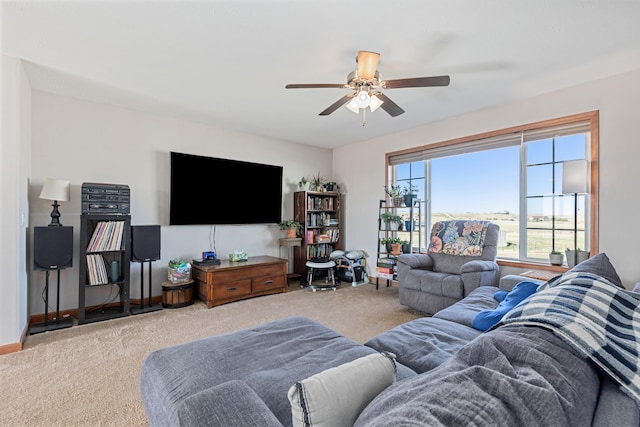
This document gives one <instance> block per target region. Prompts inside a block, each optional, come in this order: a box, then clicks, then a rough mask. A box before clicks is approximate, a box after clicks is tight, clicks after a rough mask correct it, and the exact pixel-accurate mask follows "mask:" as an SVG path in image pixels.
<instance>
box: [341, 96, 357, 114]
mask: <svg viewBox="0 0 640 427" xmlns="http://www.w3.org/2000/svg"><path fill="white" fill-rule="evenodd" d="M345 107H347V108H348V109H349V110H351V111H353V112H354V113H356V114H358V113H359V112H360V107H358V104H356V99H355V98H351V101H349V102H348V103H347V105H346V106H345Z"/></svg>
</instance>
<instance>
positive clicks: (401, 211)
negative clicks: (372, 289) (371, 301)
mask: <svg viewBox="0 0 640 427" xmlns="http://www.w3.org/2000/svg"><path fill="white" fill-rule="evenodd" d="M406 203H408V205H407V204H406ZM406 203H403V204H402V205H400V206H398V205H395V204H393V203H390V201H388V200H380V204H379V206H378V249H377V256H376V289H378V287H379V284H380V282H379V281H380V279H383V280H386V282H387V286H389V285H390V284H391V282H392V281H395V280H396V278H397V269H396V265H397V263H396V261H397V258H398V255H397V254H393V253H391V252H390V251H389V250H388V249H387V248H386V247H385V246H383V245H382V239H383V238H388V237H399V238H401V239H403V240H406V241H407V242H408V243H407V244H406V245H405V246H406V248H408V251H407V252H404V253H412V252H420V248H421V247H422V201H421V200H419V199H417V198H412V199H411V200H410V201H407V202H406ZM385 212H389V213H394V214H397V215H399V216H401V217H403V218H404V220H403V222H402V226H400V227H398V228H396V229H390V228H387V227H386V226H385V225H384V221H383V220H382V214H383V213H385ZM381 268H389V269H391V271H392V272H391V273H383V272H381Z"/></svg>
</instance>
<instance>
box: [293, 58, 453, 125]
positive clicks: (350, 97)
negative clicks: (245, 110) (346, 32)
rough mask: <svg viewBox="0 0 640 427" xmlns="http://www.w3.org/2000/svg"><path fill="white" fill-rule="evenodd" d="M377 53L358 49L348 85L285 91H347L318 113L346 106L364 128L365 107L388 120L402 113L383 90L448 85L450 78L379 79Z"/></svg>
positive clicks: (298, 86) (318, 85) (304, 86)
mask: <svg viewBox="0 0 640 427" xmlns="http://www.w3.org/2000/svg"><path fill="white" fill-rule="evenodd" d="M379 59H380V54H379V53H377V52H370V51H366V50H361V51H360V52H358V56H357V57H356V63H357V65H358V68H357V70H356V71H352V72H351V73H349V75H348V76H347V83H346V84H340V83H315V84H314V83H311V84H308V83H303V84H288V85H286V86H285V88H286V89H313V88H338V89H350V90H351V92H350V93H348V94H347V95H345V96H343V97H342V98H340V99H339V100H337V101H336V102H334V103H333V104H331V105H330V106H329V107H327V108H326V109H324V110H323V111H321V112H320V114H319V115H320V116H328V115H329V114H331V113H333V112H334V111H336V110H337V109H338V108H340V107H341V106H343V105H345V106H346V108H347V109H349V110H350V111H353V112H354V113H356V114H358V113H359V112H360V110H362V112H363V126H364V124H365V121H364V113H365V109H366V108H367V107H368V108H369V109H370V110H371V111H372V112H373V111H376V110H377V109H378V108H380V107H382V109H383V110H385V111H386V112H387V113H388V114H389V115H390V116H391V117H396V116H399V115H400V114H402V113H404V110H403V109H402V108H400V106H399V105H398V104H396V103H395V102H393V101H392V100H391V99H389V97H388V96H386V95H385V94H384V93H382V92H381V91H380V90H382V89H398V88H408V87H433V86H448V85H449V82H450V78H449V76H434V77H415V78H409V79H395V80H380V73H379V72H378V70H377V68H378V61H379Z"/></svg>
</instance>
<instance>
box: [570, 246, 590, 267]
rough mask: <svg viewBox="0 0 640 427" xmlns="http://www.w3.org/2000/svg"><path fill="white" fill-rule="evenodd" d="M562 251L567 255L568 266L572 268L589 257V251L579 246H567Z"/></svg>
mask: <svg viewBox="0 0 640 427" xmlns="http://www.w3.org/2000/svg"><path fill="white" fill-rule="evenodd" d="M564 252H565V254H566V255H567V266H569V268H573V267H575V266H576V265H577V264H580V263H581V262H582V261H584V260H586V259H587V258H589V251H583V250H582V249H580V248H576V250H573V249H569V248H567V249H566V250H565V251H564Z"/></svg>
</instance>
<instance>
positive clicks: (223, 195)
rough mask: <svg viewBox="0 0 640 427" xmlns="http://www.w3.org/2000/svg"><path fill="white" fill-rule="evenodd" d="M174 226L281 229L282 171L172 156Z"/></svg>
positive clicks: (238, 162) (191, 155) (228, 161)
mask: <svg viewBox="0 0 640 427" xmlns="http://www.w3.org/2000/svg"><path fill="white" fill-rule="evenodd" d="M169 210H170V211H169V224H170V225H225V224H226V225H228V224H277V223H279V222H280V220H281V214H282V166H273V165H265V164H260V163H249V162H243V161H238V160H228V159H220V158H215V157H204V156H197V155H193V154H183V153H175V152H171V186H170V202H169Z"/></svg>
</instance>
